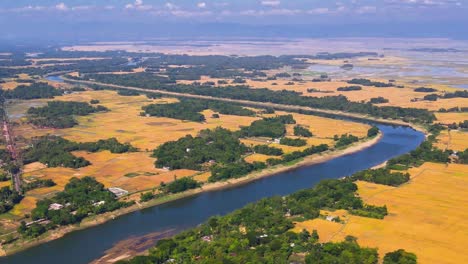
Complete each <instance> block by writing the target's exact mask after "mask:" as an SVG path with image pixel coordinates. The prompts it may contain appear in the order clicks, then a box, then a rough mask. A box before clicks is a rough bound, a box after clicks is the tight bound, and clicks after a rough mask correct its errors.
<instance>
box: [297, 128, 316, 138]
mask: <svg viewBox="0 0 468 264" xmlns="http://www.w3.org/2000/svg"><path fill="white" fill-rule="evenodd" d="M294 135H295V136H298V137H312V136H313V135H312V132H310V130H309V129H307V128H305V127H303V126H300V125H297V126H294Z"/></svg>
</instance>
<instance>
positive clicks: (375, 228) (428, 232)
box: [296, 163, 468, 263]
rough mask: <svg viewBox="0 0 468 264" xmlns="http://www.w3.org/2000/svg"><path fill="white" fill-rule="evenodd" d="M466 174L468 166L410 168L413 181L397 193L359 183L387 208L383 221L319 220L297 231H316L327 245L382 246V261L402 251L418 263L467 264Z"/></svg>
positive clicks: (363, 193)
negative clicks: (348, 241)
mask: <svg viewBox="0 0 468 264" xmlns="http://www.w3.org/2000/svg"><path fill="white" fill-rule="evenodd" d="M467 171H468V165H459V164H450V165H448V166H447V165H445V164H435V163H425V164H424V165H422V166H421V167H419V168H413V169H410V171H409V172H410V174H411V176H412V179H411V181H410V182H409V183H408V184H405V185H403V186H400V187H399V188H394V187H388V186H382V185H377V184H372V183H367V182H358V183H357V184H358V186H359V191H358V192H359V195H360V196H361V197H362V198H363V200H364V201H365V203H368V204H374V205H387V207H388V211H389V215H388V216H387V217H385V219H383V220H378V219H371V218H365V217H358V216H349V218H348V219H346V220H345V224H335V223H333V224H330V223H324V222H323V220H321V219H316V220H313V221H312V222H307V223H301V224H297V225H296V230H299V229H300V230H302V229H301V228H306V229H317V230H318V233H319V235H320V236H321V237H322V236H323V238H321V239H324V240H322V241H324V242H325V241H341V240H343V239H344V237H345V236H346V235H353V236H355V237H357V238H358V242H359V244H361V245H363V246H369V247H378V248H379V253H380V256H381V257H382V256H383V255H384V254H385V253H386V252H390V251H394V250H396V249H400V248H404V249H405V250H407V251H411V252H414V253H415V254H416V255H417V256H418V263H466V262H467V261H468V257H467V255H466V254H465V252H466V248H465V245H466V242H467V241H468V232H467V230H468V223H467V222H466V219H467V218H468V211H466V210H465V209H466V208H465V206H464V205H466V204H468V197H467V196H466V193H467V192H468V189H467V188H468V175H467V174H466V172H467ZM340 218H341V216H340Z"/></svg>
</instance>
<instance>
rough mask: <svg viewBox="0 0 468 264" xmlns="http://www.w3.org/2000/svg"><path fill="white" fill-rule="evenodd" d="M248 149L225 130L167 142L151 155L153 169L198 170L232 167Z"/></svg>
mask: <svg viewBox="0 0 468 264" xmlns="http://www.w3.org/2000/svg"><path fill="white" fill-rule="evenodd" d="M247 151H248V148H247V147H246V146H245V145H244V144H242V143H241V142H240V141H239V138H238V137H237V136H236V135H235V133H233V132H231V131H229V130H227V129H224V128H220V127H218V128H216V129H214V130H208V129H207V130H202V131H200V133H199V135H198V136H197V137H192V136H191V135H187V136H185V137H183V138H181V139H179V140H177V141H171V142H166V143H164V144H162V145H161V146H159V147H158V148H157V149H155V150H154V152H153V157H155V158H157V160H156V163H155V164H156V167H158V168H162V167H168V168H170V169H174V170H175V169H193V170H200V169H201V168H202V165H203V164H204V163H208V162H211V163H214V162H216V163H232V162H236V161H238V160H239V159H240V158H241V156H242V155H243V154H245V153H246V152H247Z"/></svg>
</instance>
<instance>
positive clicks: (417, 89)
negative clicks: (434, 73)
mask: <svg viewBox="0 0 468 264" xmlns="http://www.w3.org/2000/svg"><path fill="white" fill-rule="evenodd" d="M414 91H415V92H419V93H433V92H437V89H434V88H427V87H419V88H416V89H414Z"/></svg>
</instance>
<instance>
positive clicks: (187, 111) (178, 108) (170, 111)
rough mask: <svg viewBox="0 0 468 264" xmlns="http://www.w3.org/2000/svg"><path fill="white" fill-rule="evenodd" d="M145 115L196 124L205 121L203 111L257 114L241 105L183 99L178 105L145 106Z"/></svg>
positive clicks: (239, 114) (241, 114) (240, 114)
mask: <svg viewBox="0 0 468 264" xmlns="http://www.w3.org/2000/svg"><path fill="white" fill-rule="evenodd" d="M142 109H143V111H144V113H143V114H145V115H146V114H148V115H150V116H158V117H169V118H174V119H180V120H190V121H194V122H203V121H205V116H204V115H203V114H201V113H200V112H201V111H204V110H206V109H211V110H213V111H216V112H218V113H220V114H225V115H238V116H255V114H256V113H255V112H254V111H252V110H249V109H246V108H243V107H241V106H239V105H235V104H230V103H226V102H217V101H206V100H195V99H181V100H180V102H178V103H172V104H150V105H147V106H144V107H143V108H142Z"/></svg>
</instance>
